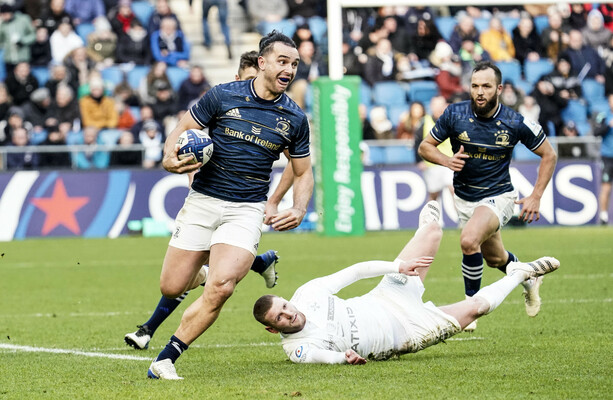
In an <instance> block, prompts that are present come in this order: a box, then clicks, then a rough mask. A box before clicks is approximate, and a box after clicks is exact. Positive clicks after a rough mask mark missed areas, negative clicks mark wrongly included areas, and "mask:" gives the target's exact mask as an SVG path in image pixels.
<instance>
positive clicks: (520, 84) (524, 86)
mask: <svg viewBox="0 0 613 400" xmlns="http://www.w3.org/2000/svg"><path fill="white" fill-rule="evenodd" d="M515 87H517V88H518V89H521V90H522V91H523V92H524V94H525V95H529V94H530V93H532V91H533V90H534V85H533V84H531V83H530V82H528V81H526V80H524V79H520V80H518V81H517V82H516V83H515Z"/></svg>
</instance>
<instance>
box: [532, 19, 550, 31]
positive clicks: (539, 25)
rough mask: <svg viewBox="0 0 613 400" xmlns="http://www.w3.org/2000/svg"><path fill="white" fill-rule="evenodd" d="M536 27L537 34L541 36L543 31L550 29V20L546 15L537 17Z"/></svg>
mask: <svg viewBox="0 0 613 400" xmlns="http://www.w3.org/2000/svg"><path fill="white" fill-rule="evenodd" d="M534 27H535V28H536V32H537V33H538V34H539V35H540V34H541V33H543V31H544V30H545V29H546V28H548V27H549V19H548V18H547V16H546V15H537V16H536V17H534Z"/></svg>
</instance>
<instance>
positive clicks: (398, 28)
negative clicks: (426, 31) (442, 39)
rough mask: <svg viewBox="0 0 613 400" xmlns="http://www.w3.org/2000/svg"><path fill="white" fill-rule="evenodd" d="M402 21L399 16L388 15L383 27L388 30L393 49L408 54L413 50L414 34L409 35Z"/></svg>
mask: <svg viewBox="0 0 613 400" xmlns="http://www.w3.org/2000/svg"><path fill="white" fill-rule="evenodd" d="M399 21H400V22H399ZM401 23H402V21H401V20H400V18H399V17H397V16H395V15H388V16H386V17H385V18H384V19H383V29H385V30H387V38H388V39H389V40H390V42H391V43H392V49H394V51H395V52H397V53H402V54H408V53H409V52H410V51H411V44H412V43H411V40H412V38H413V35H409V33H408V31H407V29H406V27H405V26H403V25H401ZM437 32H438V30H437ZM416 40H418V39H416ZM416 47H417V46H416Z"/></svg>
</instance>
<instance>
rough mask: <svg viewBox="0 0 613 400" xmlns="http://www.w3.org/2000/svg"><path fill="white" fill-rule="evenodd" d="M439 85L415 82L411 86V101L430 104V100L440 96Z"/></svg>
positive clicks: (431, 82)
mask: <svg viewBox="0 0 613 400" xmlns="http://www.w3.org/2000/svg"><path fill="white" fill-rule="evenodd" d="M438 94H439V90H438V85H437V84H436V82H434V81H414V82H411V84H410V86H409V100H410V101H411V102H414V101H419V102H420V103H421V104H424V105H426V104H430V99H431V98H433V97H434V96H438Z"/></svg>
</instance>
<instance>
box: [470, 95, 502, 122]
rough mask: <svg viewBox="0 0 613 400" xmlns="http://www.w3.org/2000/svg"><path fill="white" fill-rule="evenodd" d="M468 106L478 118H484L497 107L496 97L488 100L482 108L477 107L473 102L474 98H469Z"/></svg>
mask: <svg viewBox="0 0 613 400" xmlns="http://www.w3.org/2000/svg"><path fill="white" fill-rule="evenodd" d="M470 105H471V107H472V109H473V111H474V112H475V114H477V116H478V117H483V118H486V117H487V115H488V114H489V113H490V112H491V111H492V110H493V109H494V108H496V107H497V106H498V97H496V96H493V97H492V98H491V99H490V100H488V101H487V102H486V103H485V104H484V105H483V106H482V107H479V106H478V105H477V103H476V102H475V98H474V97H471V98H470Z"/></svg>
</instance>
